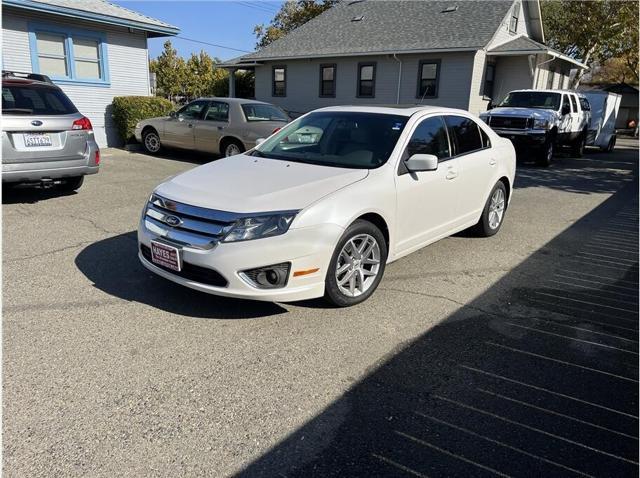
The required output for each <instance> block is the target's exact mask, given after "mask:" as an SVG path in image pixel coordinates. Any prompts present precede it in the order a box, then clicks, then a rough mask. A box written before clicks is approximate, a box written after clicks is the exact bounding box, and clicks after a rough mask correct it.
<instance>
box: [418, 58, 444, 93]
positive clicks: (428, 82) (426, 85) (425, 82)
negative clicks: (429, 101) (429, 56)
mask: <svg viewBox="0 0 640 478" xmlns="http://www.w3.org/2000/svg"><path fill="white" fill-rule="evenodd" d="M419 65H420V67H419V69H418V95H417V96H418V98H435V97H436V96H437V95H438V73H439V70H440V68H439V67H440V63H439V62H437V61H421V62H420V64H419Z"/></svg>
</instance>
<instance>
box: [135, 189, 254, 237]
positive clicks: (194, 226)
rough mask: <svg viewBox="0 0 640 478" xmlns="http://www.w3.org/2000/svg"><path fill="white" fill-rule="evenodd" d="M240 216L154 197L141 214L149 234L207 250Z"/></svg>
mask: <svg viewBox="0 0 640 478" xmlns="http://www.w3.org/2000/svg"><path fill="white" fill-rule="evenodd" d="M240 217H241V216H240V215H239V214H236V213H232V212H226V211H217V210H215V209H207V208H203V207H198V206H191V205H188V204H182V203H179V202H176V201H172V200H170V199H166V198H163V197H160V196H158V195H156V194H154V195H153V196H151V199H150V200H149V202H148V204H147V209H146V212H145V218H144V221H145V226H146V228H147V229H148V230H149V231H151V232H152V233H154V234H156V235H158V236H160V237H165V238H167V239H170V240H171V241H173V242H176V243H178V244H182V245H185V246H189V247H194V248H196V249H211V248H213V247H215V245H216V244H217V243H218V242H219V241H220V240H221V239H222V238H223V237H224V235H225V234H226V233H227V232H229V229H230V228H231V226H232V225H233V224H234V223H235V222H236V221H237V220H238V219H239V218H240Z"/></svg>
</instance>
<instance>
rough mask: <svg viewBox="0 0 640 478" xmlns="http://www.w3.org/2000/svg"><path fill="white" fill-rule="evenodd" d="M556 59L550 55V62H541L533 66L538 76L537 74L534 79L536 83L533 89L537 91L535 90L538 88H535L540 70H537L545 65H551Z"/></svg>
mask: <svg viewBox="0 0 640 478" xmlns="http://www.w3.org/2000/svg"><path fill="white" fill-rule="evenodd" d="M529 58H531V56H529ZM557 59H558V57H557V56H553V55H551V59H550V60H545V61H543V62H542V63H538V64H537V65H536V66H535V69H536V72H537V73H538V74H537V75H536V77H535V78H534V80H535V82H536V84H535V85H534V89H537V88H538V86H537V85H538V78H539V77H540V68H539V67H541V66H542V65H545V64H547V63H551V62H552V61H553V60H557ZM547 81H548V80H547Z"/></svg>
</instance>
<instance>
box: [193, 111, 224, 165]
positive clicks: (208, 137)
mask: <svg viewBox="0 0 640 478" xmlns="http://www.w3.org/2000/svg"><path fill="white" fill-rule="evenodd" d="M228 126H229V103H227V102H226V101H209V102H208V105H207V108H206V111H205V112H204V115H203V116H202V119H198V120H196V121H195V124H194V131H195V148H196V149H197V150H199V151H203V152H205V153H213V154H220V139H221V138H222V135H223V134H224V130H225V129H226V128H227V127H228Z"/></svg>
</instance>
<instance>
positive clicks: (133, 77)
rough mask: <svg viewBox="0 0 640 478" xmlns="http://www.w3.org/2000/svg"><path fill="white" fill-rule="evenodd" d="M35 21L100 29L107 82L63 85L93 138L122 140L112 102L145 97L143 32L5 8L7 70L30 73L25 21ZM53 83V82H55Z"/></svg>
mask: <svg viewBox="0 0 640 478" xmlns="http://www.w3.org/2000/svg"><path fill="white" fill-rule="evenodd" d="M30 21H37V22H41V23H47V24H50V25H53V26H58V27H61V28H64V27H65V26H67V27H68V26H70V23H71V24H72V25H73V27H74V28H83V29H86V30H93V31H97V32H103V33H104V34H106V38H107V57H108V61H109V64H108V69H109V76H110V84H109V85H97V86H93V85H86V84H66V83H65V84H62V83H60V84H59V86H60V88H62V90H63V91H64V92H65V93H66V94H67V96H69V98H70V99H71V101H73V103H74V104H75V105H76V107H77V108H78V110H79V111H80V112H81V113H82V114H83V115H85V116H87V117H88V118H89V119H90V120H91V123H92V124H93V128H94V132H95V137H96V141H97V142H98V144H99V145H100V146H103V147H104V146H117V145H119V144H120V143H121V141H120V138H119V136H118V133H117V130H116V128H115V125H114V123H113V120H112V118H111V103H112V101H113V98H114V97H115V96H133V95H140V96H148V95H149V94H150V89H149V60H148V54H147V36H146V33H145V32H141V31H136V32H134V33H131V32H129V31H128V30H127V29H125V28H120V27H111V26H108V25H102V24H100V25H99V24H95V23H91V22H86V21H80V20H76V19H69V21H68V22H67V21H64V20H61V19H60V18H59V17H55V16H52V15H46V14H38V13H31V12H25V11H19V12H18V11H15V10H12V9H8V8H7V9H4V11H3V26H2V28H3V45H2V61H3V68H4V69H6V70H16V71H25V72H31V71H32V67H31V52H30V50H29V29H28V23H29V22H30ZM54 83H55V81H54Z"/></svg>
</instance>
